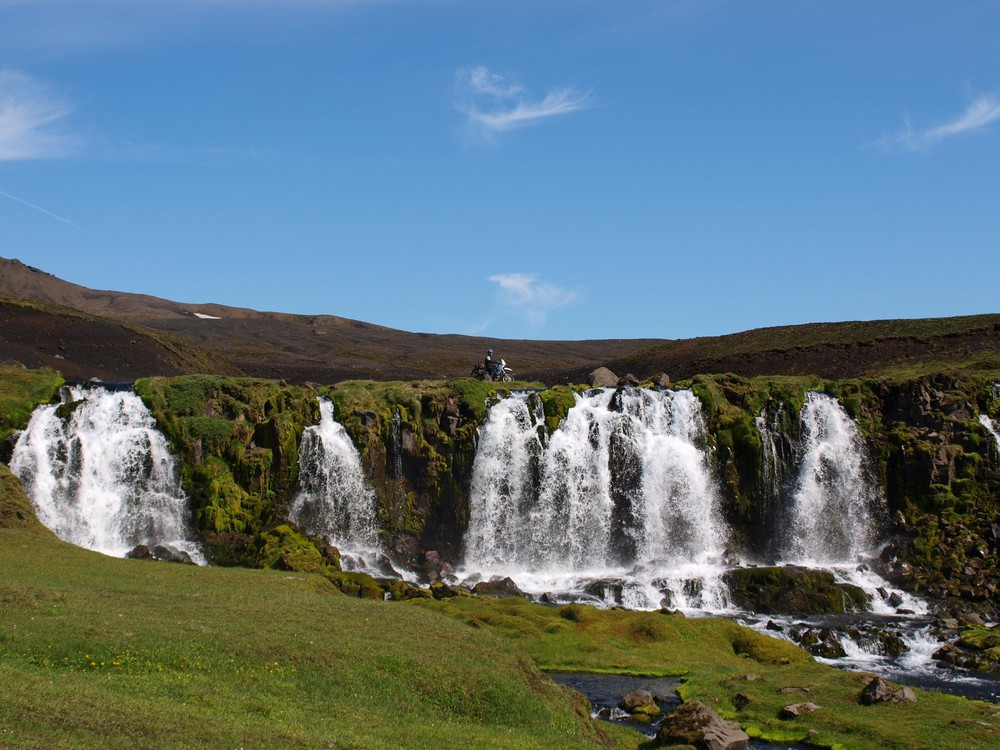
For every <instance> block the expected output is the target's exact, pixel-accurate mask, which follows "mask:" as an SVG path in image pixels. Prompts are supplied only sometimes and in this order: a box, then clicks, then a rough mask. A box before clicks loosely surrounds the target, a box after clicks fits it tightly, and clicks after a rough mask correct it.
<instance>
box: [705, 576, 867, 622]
mask: <svg viewBox="0 0 1000 750" xmlns="http://www.w3.org/2000/svg"><path fill="white" fill-rule="evenodd" d="M723 580H724V581H725V582H726V585H727V586H729V593H730V596H731V597H732V600H733V604H735V605H736V606H737V607H739V608H740V609H745V610H748V611H751V612H759V613H766V614H776V615H779V614H780V615H792V616H794V617H802V616H806V615H815V614H831V613H834V614H840V613H843V612H863V611H865V609H866V608H867V605H868V598H869V597H868V595H867V594H866V593H865V592H864V591H863V590H862V589H861V588H859V587H857V586H854V585H852V584H848V583H838V582H837V581H836V580H835V579H834V576H833V573H831V572H829V571H827V570H813V569H810V568H802V567H798V566H794V565H788V566H784V567H776V566H769V567H760V568H734V569H732V570H729V571H727V572H726V573H725V574H724V576H723Z"/></svg>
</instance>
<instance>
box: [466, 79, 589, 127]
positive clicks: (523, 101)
mask: <svg viewBox="0 0 1000 750" xmlns="http://www.w3.org/2000/svg"><path fill="white" fill-rule="evenodd" d="M455 77H456V86H455V98H454V102H453V103H454V106H455V108H456V109H457V110H458V111H459V112H461V113H462V114H464V115H465V117H466V124H467V125H468V127H469V131H470V133H471V134H473V135H474V136H476V137H478V138H479V139H481V140H484V141H487V142H493V141H494V140H495V139H496V137H497V136H498V134H500V133H503V132H505V131H508V130H513V129H514V128H521V127H525V126H527V125H533V124H537V123H539V122H541V121H543V120H547V119H549V118H552V117H556V116H559V115H566V114H570V113H571V112H577V111H579V110H581V109H585V108H587V107H589V106H590V104H591V102H590V93H589V92H583V93H581V92H579V91H577V90H575V89H573V88H569V87H563V88H555V89H551V90H549V91H547V92H546V93H545V94H544V95H543V96H541V97H540V98H539V97H530V96H529V95H528V91H527V89H526V88H525V87H524V86H523V85H522V84H521V83H519V82H517V81H514V80H512V79H510V78H508V77H506V76H502V75H500V74H498V73H494V72H492V71H491V70H490V69H489V68H487V67H485V66H482V65H479V66H476V67H474V68H459V70H458V71H457V72H456V75H455Z"/></svg>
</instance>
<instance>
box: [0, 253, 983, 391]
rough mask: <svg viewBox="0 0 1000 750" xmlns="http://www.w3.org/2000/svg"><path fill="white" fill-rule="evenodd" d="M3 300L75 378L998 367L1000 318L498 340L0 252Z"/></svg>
mask: <svg viewBox="0 0 1000 750" xmlns="http://www.w3.org/2000/svg"><path fill="white" fill-rule="evenodd" d="M0 295H9V298H7V299H6V300H5V301H2V300H0V301H2V302H3V304H2V310H3V317H2V319H0V322H2V328H0V361H4V360H6V361H14V362H20V363H22V364H25V365H28V366H31V367H40V366H44V367H51V368H54V369H57V370H59V371H60V372H62V373H63V374H64V376H65V377H69V378H89V377H100V378H104V379H110V380H131V379H133V378H135V377H137V376H139V375H171V374H176V373H179V372H210V373H218V374H235V373H242V374H246V375H253V376H258V377H268V378H284V379H286V380H288V381H291V382H305V381H313V382H318V383H332V382H337V381H340V380H345V379H376V380H394V379H416V378H450V377H455V376H459V375H466V374H468V373H469V370H470V369H471V367H472V364H473V363H474V362H476V361H478V360H479V359H480V357H481V356H482V354H483V352H484V350H485V349H486V348H487V347H488V346H489V347H493V348H494V349H495V350H496V352H497V354H498V355H500V356H502V357H504V358H505V359H506V360H507V361H508V363H510V365H511V366H512V367H513V368H514V370H515V372H516V374H517V375H518V377H519V378H524V379H538V380H543V381H545V382H548V383H558V382H576V383H580V382H586V380H587V375H588V374H589V373H590V371H591V370H593V369H594V368H595V367H597V366H598V365H607V366H608V367H610V368H611V369H612V370H613V371H615V372H617V373H619V374H625V373H634V374H635V375H638V376H639V377H647V376H650V375H654V374H656V373H658V372H666V373H667V374H668V375H669V376H670V377H672V378H674V379H682V378H686V377H690V376H691V375H694V374H697V373H713V372H734V373H737V374H739V375H744V376H754V375H765V374H766V375H782V374H788V375H802V374H817V375H820V376H823V377H829V378H844V377H853V376H856V375H859V374H862V373H865V372H869V371H872V370H882V369H886V368H898V367H907V366H910V365H914V364H919V363H931V362H934V363H949V362H950V363H954V362H959V361H966V360H968V359H970V358H974V357H980V356H986V357H987V358H993V359H995V360H996V361H997V362H1000V315H996V314H991V315H974V316H966V317H956V318H930V319H918V320H882V321H864V322H848V323H816V324H810V325H799V326H782V327H775V328H761V329H757V330H752V331H746V332H743V333H736V334H731V335H728V336H717V337H704V338H695V339H687V340H678V341H665V340H655V339H614V340H596V341H527V340H498V339H487V338H483V337H474V336H458V335H438V334H426V333H409V332H406V331H398V330H394V329H391V328H385V327H382V326H377V325H373V324H371V323H364V322H361V321H356V320H350V319H347V318H340V317H336V316H333V315H315V316H308V315H290V314H285V313H275V312H258V311H256V310H251V309H248V308H234V307H225V306H223V305H214V304H202V305H190V304H184V303H179V302H171V301H169V300H163V299H158V298H156V297H150V296H146V295H136V294H127V293H123V292H111V291H94V290H91V289H87V288H85V287H81V286H78V285H76V284H71V283H69V282H67V281H63V280H62V279H59V278H57V277H55V276H53V275H51V274H48V273H45V272H44V271H40V270H38V269H36V268H32V267H29V266H26V265H24V264H23V263H21V262H20V261H17V260H6V259H2V258H0ZM14 298H19V299H20V301H18V300H17V299H14ZM24 300H28V302H25V301H24ZM199 316H202V317H199ZM206 316H210V317H206Z"/></svg>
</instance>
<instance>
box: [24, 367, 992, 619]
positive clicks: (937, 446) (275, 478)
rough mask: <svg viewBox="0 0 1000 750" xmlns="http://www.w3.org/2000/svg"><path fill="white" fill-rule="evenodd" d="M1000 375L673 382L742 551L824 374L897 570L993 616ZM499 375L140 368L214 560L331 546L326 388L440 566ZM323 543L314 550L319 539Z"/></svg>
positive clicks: (405, 550) (407, 536)
mask: <svg viewBox="0 0 1000 750" xmlns="http://www.w3.org/2000/svg"><path fill="white" fill-rule="evenodd" d="M18 372H19V373H21V372H23V371H21V370H19V371H18ZM28 372H29V373H30V372H31V371H28ZM13 377H14V376H13V375H11V376H10V377H9V378H7V379H5V382H6V380H9V379H10V378H13ZM49 379H51V378H49ZM997 381H1000V372H996V373H994V372H986V373H980V374H947V375H946V374H937V375H928V376H920V377H914V378H910V379H896V380H889V379H868V380H850V381H839V382H837V381H823V380H821V379H819V378H816V377H801V378H791V377H785V378H771V379H765V378H758V379H753V380H749V379H746V378H741V377H738V376H735V375H712V376H698V377H696V378H694V379H692V380H690V381H682V382H680V383H677V384H675V387H678V388H691V389H692V390H693V392H694V393H695V395H696V396H697V397H698V399H699V400H700V402H701V406H702V412H703V415H704V420H705V426H706V432H707V442H708V447H709V457H710V461H711V464H712V470H713V472H714V474H715V477H716V481H717V484H718V486H719V488H720V495H721V506H722V512H723V515H724V517H725V519H726V521H727V522H728V526H729V528H730V529H732V530H733V531H732V535H733V536H732V539H731V540H730V542H731V549H732V550H733V551H734V552H739V553H740V554H742V555H743V556H744V557H750V558H757V559H765V560H766V559H768V558H769V557H771V556H772V555H773V554H774V550H773V549H772V548H770V547H769V546H768V545H769V544H770V540H771V539H772V538H773V537H774V533H773V532H774V529H775V528H776V527H777V526H778V525H780V522H781V519H782V513H783V512H784V510H783V509H782V507H781V503H780V502H779V498H787V497H788V496H789V494H790V492H791V491H792V490H794V482H795V471H796V467H797V462H798V461H800V460H801V441H802V435H801V430H802V428H801V426H800V424H799V414H800V411H801V409H802V407H803V404H804V401H805V398H806V396H805V394H806V392H807V391H810V390H818V391H825V392H826V393H827V394H828V395H830V396H833V397H836V398H837V399H838V401H839V403H840V404H841V405H842V406H843V408H844V409H845V410H846V411H847V412H848V413H849V414H850V416H851V417H852V418H853V419H854V421H855V423H856V424H857V426H858V429H859V431H860V433H861V436H862V438H863V441H864V443H865V447H866V450H867V453H868V456H869V458H870V463H871V466H870V469H871V475H872V480H873V481H874V483H875V484H876V485H877V486H879V487H880V488H881V490H882V495H883V498H884V502H885V508H884V511H885V512H884V514H883V522H884V523H883V526H882V528H880V529H879V537H880V539H883V540H885V539H888V540H889V541H890V544H888V546H886V547H885V549H884V551H883V553H882V559H881V561H880V563H879V564H880V566H881V572H882V573H883V574H886V575H887V576H888V577H890V578H891V579H893V580H894V581H895V582H898V583H900V584H902V585H903V587H904V588H909V589H911V590H913V591H915V592H917V593H919V594H921V595H924V596H929V597H930V598H931V599H936V600H937V601H939V602H941V603H942V604H943V607H944V609H945V610H949V609H951V610H954V611H955V612H954V614H955V616H961V615H962V614H965V613H968V612H970V611H978V612H980V613H981V614H982V615H984V617H985V619H986V620H995V619H996V618H997V615H998V614H1000V596H998V590H997V583H996V582H997V580H998V573H1000V571H998V562H997V561H998V556H1000V455H998V450H997V445H996V442H995V440H994V438H993V436H992V435H990V434H989V432H988V431H987V429H986V427H984V425H983V424H981V423H980V421H979V417H980V415H988V416H990V417H992V419H993V420H994V423H997V422H1000V391H998V390H997V388H996V387H995V386H994V383H996V382H997ZM11 382H13V381H11ZM630 387H632V386H630ZM496 388H497V386H496V384H491V383H480V382H478V381H474V380H472V379H468V378H462V379H458V380H453V381H422V382H405V383H399V382H390V383H376V382H370V381H353V382H344V383H340V384H338V385H337V386H334V387H325V388H324V387H318V386H313V387H309V386H294V385H287V384H285V383H283V382H280V381H270V380H254V379H247V378H218V377H211V376H183V377H178V378H153V379H148V380H142V381H138V383H137V385H136V391H137V393H138V394H139V395H140V396H141V397H142V398H143V400H144V401H145V402H146V404H147V406H149V407H150V409H151V411H152V413H153V415H154V416H155V418H156V420H157V423H158V425H159V427H160V428H161V429H162V430H163V432H164V433H165V434H166V435H167V437H168V439H169V440H170V442H171V444H172V446H173V449H174V451H175V452H176V453H177V455H178V456H179V457H180V458H181V461H182V463H183V473H184V476H183V479H184V483H185V488H186V489H187V491H188V493H189V495H190V497H191V503H192V511H193V518H194V524H195V527H196V531H197V532H198V534H199V536H200V537H201V541H203V542H204V544H205V547H206V551H207V554H208V557H209V559H210V561H212V562H214V563H216V564H238V565H253V566H256V565H262V564H279V563H278V562H277V561H281V560H285V562H284V563H281V564H291V563H290V562H289V561H295V560H300V561H312V560H314V558H315V557H316V555H319V556H320V557H322V556H323V554H324V553H323V549H324V547H325V544H324V543H322V541H320V542H318V543H315V542H313V541H311V540H309V539H307V538H306V537H304V535H302V534H299V533H297V532H296V530H295V529H294V528H290V527H289V528H290V531H289V533H284V532H283V533H280V534H279V533H276V530H277V529H278V527H280V526H282V525H287V524H288V520H287V519H288V513H287V511H288V504H289V502H290V500H291V498H292V497H293V496H294V493H295V492H296V490H297V488H298V473H299V466H298V451H299V445H300V442H301V439H302V433H303V430H304V429H305V428H306V427H307V426H309V425H313V424H316V423H317V422H318V420H319V405H318V397H319V396H324V397H327V398H329V399H331V400H332V401H333V402H334V405H335V417H336V419H337V420H338V421H340V422H341V423H342V424H343V425H344V427H345V429H346V430H347V432H348V433H349V435H350V437H351V439H352V441H353V442H354V444H355V445H356V447H357V448H358V450H359V452H360V455H361V459H362V463H363V466H364V469H365V473H366V476H367V477H368V478H369V479H370V481H371V484H372V487H373V489H374V491H375V494H376V496H377V505H378V509H377V515H378V523H379V530H380V532H379V533H380V539H381V541H382V542H383V543H384V546H385V548H386V550H387V551H388V552H389V553H390V554H391V556H392V557H393V558H394V560H395V561H396V562H399V563H402V564H405V565H410V566H412V567H413V568H414V569H417V570H422V569H424V568H425V567H427V565H428V563H427V562H426V559H427V558H426V556H425V553H426V552H428V551H431V550H433V551H436V552H438V553H439V556H440V559H441V561H442V562H443V563H455V562H457V561H458V559H459V557H460V555H461V547H462V540H463V537H464V535H465V531H466V528H467V524H468V513H469V491H470V483H471V476H472V466H473V462H474V459H475V452H476V441H477V430H478V428H479V427H480V426H481V424H482V423H483V421H484V419H485V417H486V413H487V407H488V403H489V401H490V400H491V399H494V398H496V397H497V396H498V395H503V394H502V393H500V394H498V393H497V391H496ZM29 390H30V389H29ZM574 391H575V389H574V388H570V387H566V386H559V387H555V388H551V389H548V390H546V391H543V392H541V393H539V394H538V399H539V402H540V404H541V407H542V411H543V413H544V420H545V424H544V431H545V432H546V433H548V434H549V435H551V434H552V432H553V431H554V430H556V429H558V427H559V424H560V422H561V420H562V419H564V418H565V416H566V414H567V413H568V412H569V410H570V409H571V408H572V407H573V404H574V403H575V399H576V396H575V393H574ZM26 393H27V391H26ZM46 393H47V391H46ZM33 398H34V400H32V398H28V397H27V396H25V408H24V409H21V410H20V411H17V414H18V415H20V416H17V418H16V419H14V420H13V421H11V420H10V419H8V420H7V421H8V422H10V425H9V427H10V428H16V427H23V426H24V424H25V423H26V421H27V418H28V415H30V409H31V407H32V406H33V405H34V404H35V403H37V397H33ZM7 414H8V415H12V414H15V412H14V411H11V410H10V409H8V411H7ZM540 429H542V428H541V427H540ZM765 438H767V439H766V440H765ZM768 441H770V442H768ZM766 456H770V459H769V460H765V458H766ZM769 461H770V463H769ZM268 532H271V533H270V534H269V535H268ZM276 540H277V541H276ZM310 544H312V545H313V546H315V547H316V554H315V555H314V554H313V553H311V552H308V551H307V550H306V549H305V548H306V547H308V545H310ZM327 557H329V556H327ZM324 559H326V558H324ZM331 559H332V558H331ZM310 564H311V563H310ZM323 564H324V565H325V564H326V563H323ZM333 567H335V565H334V566H333ZM759 575H762V574H759ZM750 577H751V578H752V577H753V576H752V575H751V576H750ZM743 583H745V582H740V581H731V582H730V585H731V586H733V587H734V590H736V591H737V597H740V596H744V595H746V597H748V599H747V602H746V603H745V604H744V606H748V607H750V608H752V609H756V610H758V611H790V612H798V611H803V607H804V608H805V609H807V610H812V611H815V608H816V607H818V606H821V607H823V608H829V607H834V608H835V607H836V606H837V604H838V602H839V603H840V604H844V606H845V607H846V608H848V609H849V608H851V607H852V606H854V605H855V601H854V596H853V593H852V592H846V593H845V592H843V591H841V590H839V589H838V590H837V591H836V592H835V593H834V594H833V595H832V598H830V596H828V595H829V592H830V591H831V590H832V589H825V593H823V592H819V591H818V590H816V589H815V587H813V588H808V589H807V592H811V593H810V596H811V595H812V594H816V596H815V597H813V598H815V599H816V601H812V602H809V603H805V604H804V603H803V602H800V601H794V602H788V601H784V600H783V599H782V596H781V595H779V593H776V592H778V591H780V590H781V589H788V588H789V585H791V584H789V585H781V586H779V585H777V583H775V586H777V588H775V587H770V588H769V587H764V588H758V589H755V590H753V591H751V590H749V589H748V588H747V587H746V586H744V585H743ZM765 589H766V590H765ZM799 593H801V592H799ZM845 597H846V598H845ZM785 598H787V597H785ZM793 598H796V597H793ZM797 598H798V599H802V598H803V596H799V595H797ZM806 598H809V597H808V596H807V597H806ZM820 600H822V601H820ZM817 602H820V603H819V604H817ZM764 607H775V609H764ZM824 611H829V609H825V610H824Z"/></svg>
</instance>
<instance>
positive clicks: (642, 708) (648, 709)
mask: <svg viewBox="0 0 1000 750" xmlns="http://www.w3.org/2000/svg"><path fill="white" fill-rule="evenodd" d="M618 708H620V709H621V710H622V711H625V712H627V713H630V714H642V715H643V716H659V715H660V707H659V706H657V705H656V698H655V697H654V696H653V694H652V693H651V692H649V691H648V690H633V691H632V692H631V693H629V694H628V695H626V696H625V697H624V698H622V699H621V701H620V702H619V703H618Z"/></svg>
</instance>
